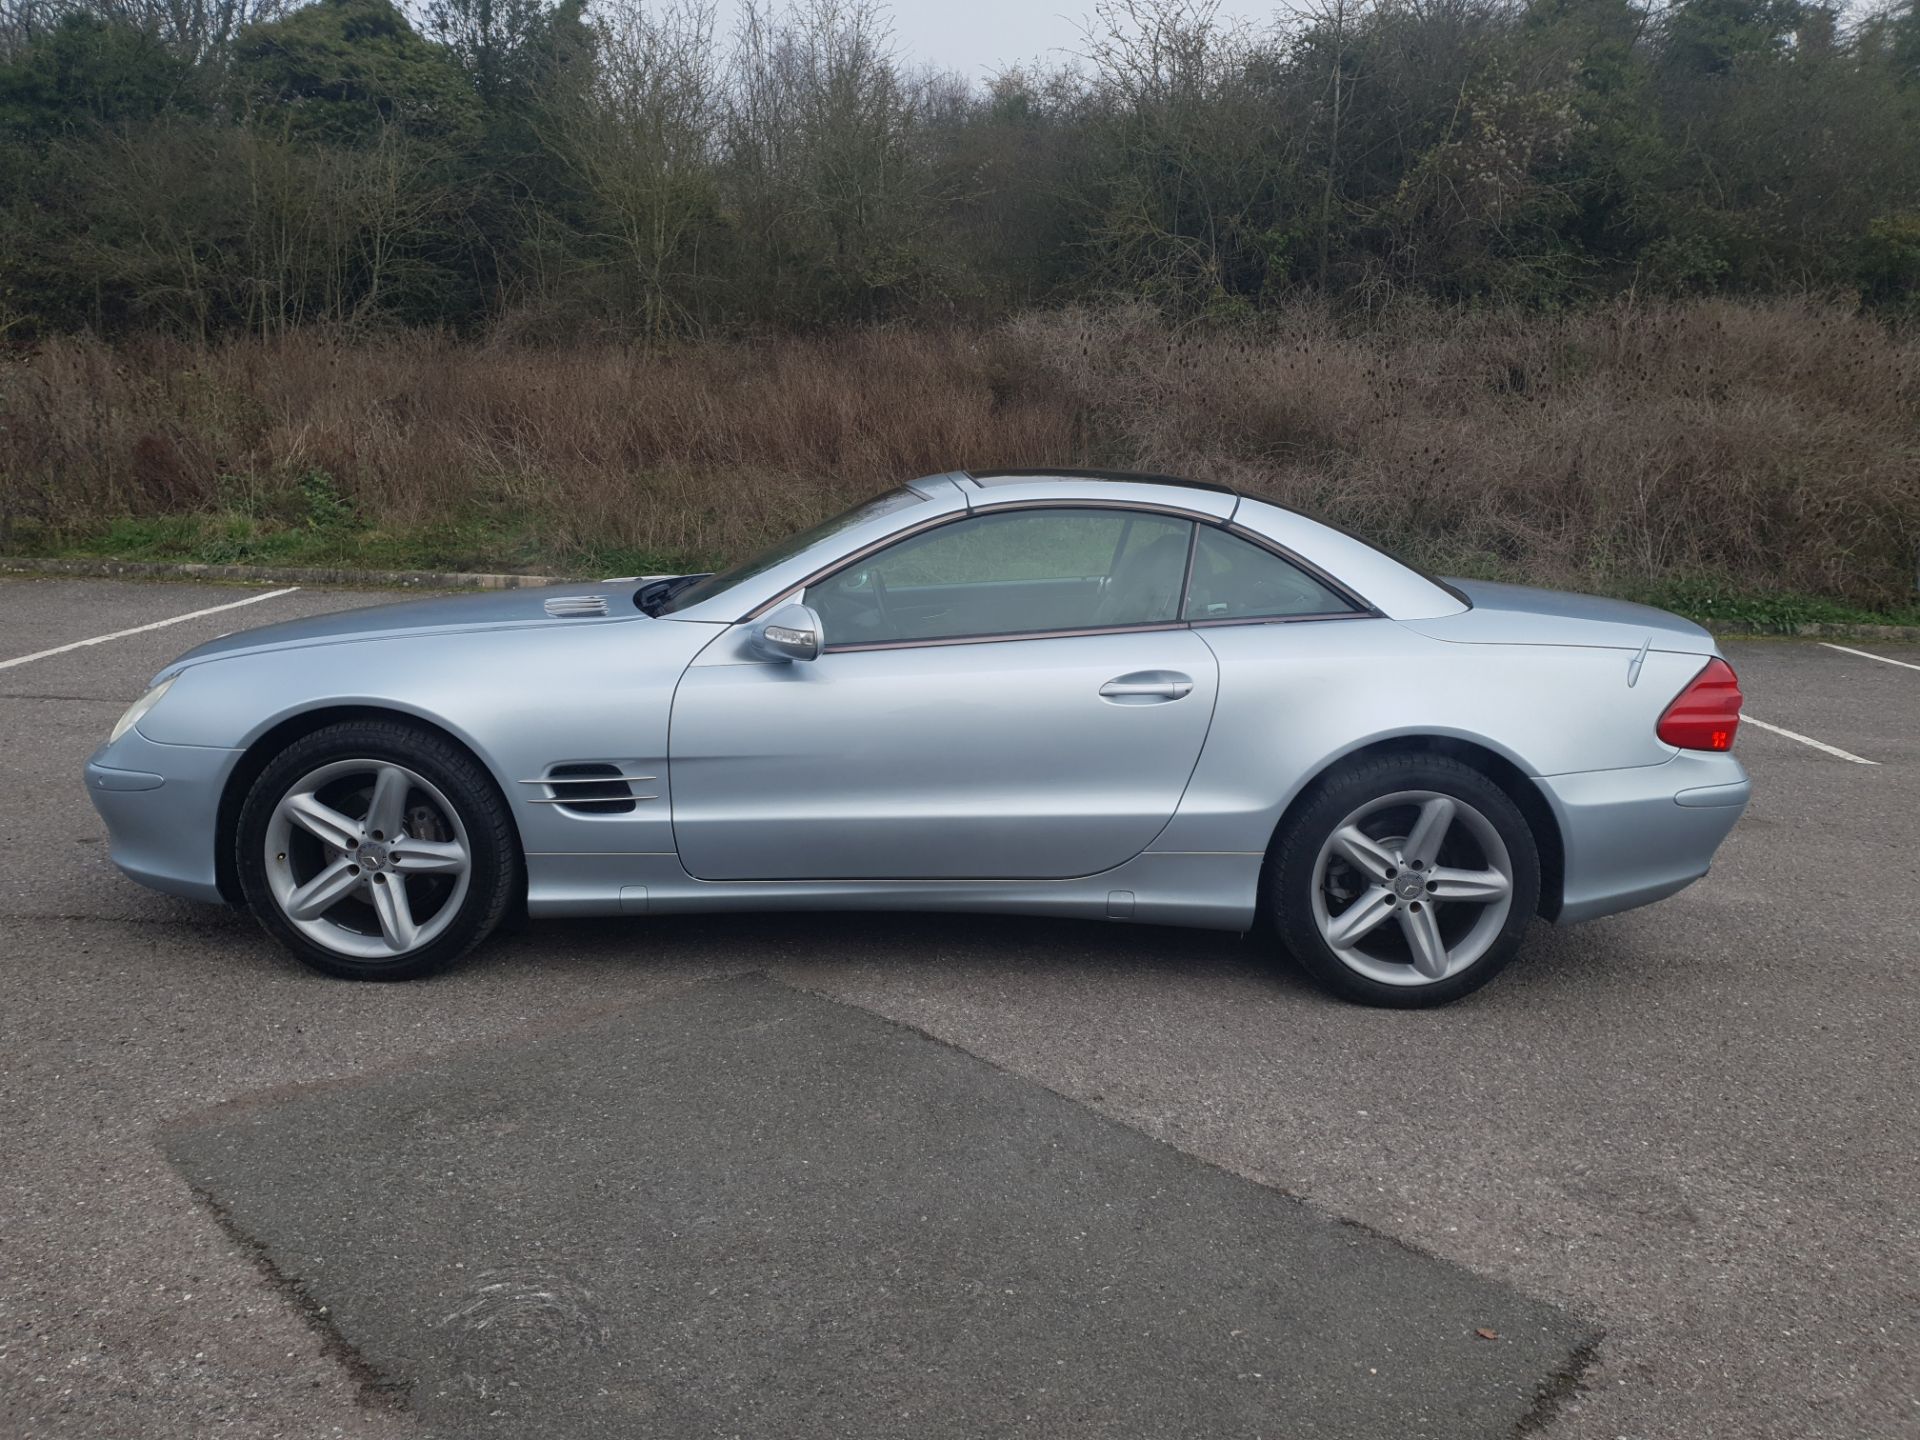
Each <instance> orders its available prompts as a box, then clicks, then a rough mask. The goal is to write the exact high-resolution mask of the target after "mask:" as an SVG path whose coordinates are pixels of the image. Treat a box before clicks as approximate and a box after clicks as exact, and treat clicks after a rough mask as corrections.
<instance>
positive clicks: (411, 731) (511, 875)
mask: <svg viewBox="0 0 1920 1440" xmlns="http://www.w3.org/2000/svg"><path fill="white" fill-rule="evenodd" d="M355 759H367V760H375V761H390V762H392V763H394V764H397V765H402V766H405V767H406V768H408V769H410V770H412V771H414V772H415V773H416V774H417V775H419V776H420V777H421V778H423V779H425V780H427V781H429V782H431V784H433V785H434V786H435V787H437V788H438V789H439V790H440V792H441V793H442V795H444V796H445V797H446V799H447V800H448V801H449V802H450V803H451V805H452V806H453V808H454V809H455V810H456V811H457V812H458V815H459V820H460V823H461V825H462V826H464V828H465V830H466V838H467V849H468V855H469V860H468V878H467V888H466V893H465V895H464V897H463V898H462V899H461V900H460V902H459V905H458V908H457V910H456V912H455V914H454V915H453V917H452V919H451V921H450V922H449V923H448V924H447V925H446V926H445V928H444V929H442V930H441V931H440V933H439V934H437V935H436V936H435V937H434V938H433V939H432V940H431V941H430V942H428V943H427V944H424V945H422V946H421V947H420V948H418V949H416V950H410V951H407V952H405V953H403V954H400V955H398V956H392V957H383V958H378V959H371V958H360V957H356V956H351V955H345V954H340V953H337V952H335V951H332V950H329V949H327V948H325V947H324V946H322V945H320V944H317V943H316V942H315V941H313V940H311V939H309V938H308V937H307V936H306V935H305V934H303V933H302V932H301V931H300V930H299V929H297V928H296V927H295V926H294V924H293V923H292V922H291V921H290V920H289V919H288V918H287V917H286V915H285V914H283V913H282V911H281V909H280V906H279V903H278V902H277V901H276V900H275V898H274V894H273V890H272V888H271V887H270V885H269V883H268V877H267V864H268V860H267V854H266V838H267V832H268V826H269V824H270V822H271V820H272V817H273V813H274V810H275V808H276V807H277V806H278V805H279V803H280V801H281V799H282V798H283V797H284V796H285V795H286V794H287V792H288V790H289V789H290V788H292V787H294V786H295V785H296V784H297V783H298V782H299V781H300V780H301V778H302V777H303V776H306V775H309V774H311V773H312V772H313V771H315V770H317V769H319V768H320V767H322V766H324V765H327V764H330V763H333V762H336V761H345V760H355ZM235 845H236V854H235V863H236V868H237V871H238V874H239V877H240V887H241V890H242V891H243V893H244V894H245V896H246V901H247V905H248V908H250V909H251V910H252V911H253V914H254V918H255V919H257V920H258V921H259V922H260V924H261V925H262V926H263V927H264V928H265V929H266V931H267V933H268V934H269V935H272V936H273V937H274V938H275V939H276V940H278V941H279V942H280V943H281V944H282V945H284V946H286V947H287V949H289V950H290V951H292V952H293V954H294V955H295V956H296V957H297V958H298V959H299V960H300V961H301V962H302V963H303V964H305V965H308V966H310V967H311V968H313V969H315V970H318V971H320V972H321V973H322V974H326V975H333V976H337V977H340V978H342V979H347V980H412V979H416V978H418V977H420V976H423V975H428V974H431V973H433V972H434V971H437V970H442V969H444V968H446V967H447V966H449V965H451V964H453V962H454V961H456V960H458V959H459V958H460V957H461V956H463V955H465V954H466V953H467V952H468V951H470V950H472V949H473V948H474V946H476V945H478V944H479V943H480V942H481V941H482V940H484V939H486V937H487V936H488V935H489V934H490V933H491V932H492V931H493V929H494V928H495V927H496V926H497V925H498V924H499V923H500V921H501V919H502V917H503V916H504V915H506V914H507V912H508V911H509V909H510V907H511V906H512V905H513V904H514V903H515V902H516V901H517V900H518V899H519V897H520V895H521V893H522V890H523V888H524V887H523V884H522V881H521V873H522V870H521V867H522V860H521V855H520V844H519V839H518V836H517V834H516V832H515V830H514V826H513V820H512V817H511V816H510V815H509V814H508V812H507V805H506V801H505V800H504V799H502V798H501V795H500V792H499V790H498V788H497V787H496V786H495V785H494V783H493V779H492V777H491V776H490V775H488V774H487V773H486V771H485V770H483V769H482V768H481V767H480V766H479V765H478V764H477V763H476V762H475V761H474V759H473V758H472V756H470V755H469V754H467V752H466V751H465V750H463V749H461V748H460V747H459V746H458V745H455V744H454V743H453V742H452V741H450V740H448V739H447V738H446V737H445V736H443V735H441V734H439V733H437V732H435V731H432V730H428V729H425V728H423V727H420V726H417V725H411V724H408V723H406V722H404V721H388V720H352V721H345V722H342V723H340V724H336V725H328V726H325V727H324V728H322V729H319V730H316V731H314V732H313V733H312V734H310V735H307V736H304V737H303V738H301V739H299V740H296V741H295V742H294V743H293V744H292V745H290V746H288V747H287V748H286V749H285V750H284V751H282V752H281V753H280V754H279V755H276V756H275V757H274V758H273V759H272V760H271V761H270V762H269V763H268V764H267V767H266V768H265V769H264V770H263V771H261V773H260V775H259V777H258V778H257V779H256V780H255V781H254V782H253V786H252V788H251V789H250V790H249V791H248V792H247V798H246V801H245V803H244V804H243V805H242V807H241V810H240V820H239V824H238V825H237V826H236V829H235Z"/></svg>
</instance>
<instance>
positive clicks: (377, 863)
mask: <svg viewBox="0 0 1920 1440" xmlns="http://www.w3.org/2000/svg"><path fill="white" fill-rule="evenodd" d="M359 858H360V863H361V864H362V865H364V866H366V867H367V869H369V870H378V869H379V868H380V867H381V866H382V865H384V864H386V863H387V847H386V846H384V845H362V846H361V847H360V857H359Z"/></svg>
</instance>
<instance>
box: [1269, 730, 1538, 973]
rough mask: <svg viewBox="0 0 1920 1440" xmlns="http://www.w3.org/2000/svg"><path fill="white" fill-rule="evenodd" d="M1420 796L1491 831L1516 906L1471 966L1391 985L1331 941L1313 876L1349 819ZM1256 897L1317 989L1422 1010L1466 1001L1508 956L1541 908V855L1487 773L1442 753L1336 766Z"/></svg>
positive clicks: (1300, 815) (1277, 848)
mask: <svg viewBox="0 0 1920 1440" xmlns="http://www.w3.org/2000/svg"><path fill="white" fill-rule="evenodd" d="M1416 790H1417V791H1433V792H1436V793H1438V794H1441V795H1446V796H1450V797H1452V798H1453V799H1454V800H1456V801H1462V802H1464V803H1465V804H1467V805H1470V806H1472V807H1473V808H1474V809H1475V810H1477V811H1479V813H1480V815H1481V816H1483V817H1484V818H1485V819H1486V820H1487V821H1489V822H1490V823H1491V824H1492V826H1493V828H1494V830H1495V831H1497V832H1498V835H1499V838H1500V839H1501V840H1502V841H1503V842H1504V843H1505V845H1506V850H1507V857H1508V860H1509V862H1510V864H1511V867H1512V871H1513V875H1512V887H1513V888H1512V900H1511V904H1510V906H1509V909H1508V913H1507V916H1506V919H1505V922H1504V924H1502V925H1501V926H1500V928H1499V931H1498V933H1497V935H1496V936H1495V938H1494V939H1493V941H1492V943H1491V944H1490V945H1489V946H1488V948H1487V949H1486V950H1485V952H1484V953H1482V954H1481V955H1480V956H1479V958H1478V959H1476V960H1474V961H1473V962H1472V963H1471V964H1470V965H1467V966H1466V967H1465V968H1464V969H1462V970H1460V971H1459V972H1458V973H1454V974H1449V975H1447V976H1445V978H1443V979H1436V980H1433V981H1430V982H1426V983H1418V984H1406V985H1395V984H1388V983H1383V982H1381V981H1379V980H1376V979H1373V978H1371V977H1369V976H1367V975H1364V974H1361V973H1359V971H1358V970H1356V969H1355V968H1353V967H1352V966H1350V965H1348V964H1347V963H1346V962H1345V961H1344V960H1342V959H1341V958H1340V954H1339V952H1337V951H1336V950H1335V949H1334V948H1333V946H1332V945H1330V944H1328V942H1327V939H1326V937H1325V936H1324V935H1323V934H1322V933H1321V930H1320V924H1319V922H1318V920H1317V918H1316V916H1315V913H1314V888H1315V885H1316V878H1315V872H1316V869H1317V867H1318V865H1319V860H1320V853H1321V850H1322V848H1323V847H1324V846H1325V845H1326V844H1327V842H1328V840H1329V839H1330V838H1331V837H1332V835H1333V833H1334V831H1335V830H1336V829H1337V828H1338V827H1339V826H1340V825H1341V824H1342V823H1343V822H1344V821H1345V820H1346V818H1347V817H1348V816H1350V815H1352V814H1354V813H1355V812H1356V811H1357V810H1359V809H1361V808H1362V807H1364V806H1366V805H1367V804H1368V803H1369V802H1371V801H1375V800H1378V799H1381V798H1383V797H1387V796H1393V795H1397V794H1399V793H1401V792H1403V791H1416ZM1262 897H1263V905H1264V907H1265V909H1266V911H1267V914H1268V917H1269V918H1270V919H1271V921H1272V922H1273V925H1274V928H1275V930H1276V932H1277V934H1278V937H1279V940H1280V943H1281V945H1282V946H1284V947H1285V949H1286V951H1287V952H1288V953H1289V954H1290V955H1291V956H1292V957H1293V958H1294V959H1295V960H1296V961H1297V962H1298V963H1299V964H1300V965H1301V967H1302V968H1304V969H1305V970H1306V972H1307V973H1308V974H1309V975H1311V976H1312V977H1313V978H1314V980H1315V981H1317V982H1318V983H1319V984H1320V985H1321V986H1322V987H1323V988H1325V989H1327V990H1329V991H1331V992H1333V993H1334V994H1335V995H1338V996H1340V997H1341V998H1343V999H1346V1000H1352V1001H1355V1002H1357V1003H1359V1004H1362V1005H1378V1006H1385V1007H1388V1008H1392V1009H1400V1010H1410V1009H1424V1008H1428V1007H1431V1006H1435V1005H1445V1004H1448V1003H1450V1002H1451V1001H1454V1000H1458V999H1460V998H1461V997H1462V996H1464V995H1470V994H1472V993H1473V992H1474V991H1475V990H1478V989H1479V988H1480V987H1481V986H1482V985H1484V984H1486V983H1487V982H1488V981H1489V980H1491V979H1493V977H1494V976H1495V975H1498V974H1499V973H1500V971H1501V970H1503V969H1504V968H1505V967H1506V965H1507V963H1508V962H1509V961H1510V960H1512V959H1513V957H1514V954H1515V953H1516V952H1517V951H1518V950H1519V948H1520V943H1521V941H1522V939H1523V938H1524V937H1525V935H1526V931H1527V927H1528V925H1529V924H1530V923H1531V922H1532V920H1533V917H1534V914H1535V912H1536V911H1537V910H1538V909H1539V902H1540V854H1539V849H1538V846H1537V844H1536V842H1535V840H1534V837H1533V831H1532V828H1531V827H1530V826H1529V825H1528V824H1527V820H1526V817H1525V816H1524V815H1522V814H1521V813H1520V807H1519V806H1517V805H1515V804H1514V802H1513V799H1512V797H1511V796H1509V795H1508V794H1507V792H1506V791H1505V790H1503V789H1501V787H1500V786H1499V785H1498V784H1496V783H1495V782H1494V781H1493V780H1492V779H1491V778H1489V777H1488V776H1487V775H1486V774H1485V773H1484V772H1482V771H1479V770H1476V769H1474V768H1473V767H1472V766H1471V765H1468V764H1465V763H1464V762H1462V761H1459V760H1454V759H1451V758H1449V757H1446V756H1440V755H1420V754H1405V755H1385V756H1381V757H1378V758H1375V759H1367V760H1358V761H1354V762H1351V763H1349V764H1346V765H1342V766H1340V767H1339V768H1337V769H1335V770H1333V771H1331V772H1329V773H1328V774H1327V775H1325V776H1322V777H1321V778H1320V779H1319V780H1318V781H1316V782H1315V784H1314V786H1313V788H1312V789H1311V790H1310V791H1309V792H1308V794H1307V795H1306V796H1305V797H1304V799H1303V801H1302V803H1301V804H1300V806H1299V807H1298V808H1297V809H1296V810H1295V812H1294V813H1293V815H1292V816H1291V817H1290V818H1289V819H1288V820H1287V822H1286V823H1285V825H1284V826H1283V828H1282V830H1281V832H1280V833H1279V834H1278V835H1276V836H1275V839H1274V844H1273V847H1272V849H1271V850H1270V851H1269V852H1268V855H1267V866H1266V874H1265V883H1264V885H1263V887H1262ZM1415 908H1418V907H1417V906H1416V907H1415ZM1491 924H1492V921H1491V920H1489V921H1488V925H1489V926H1491ZM1409 973H1411V967H1409Z"/></svg>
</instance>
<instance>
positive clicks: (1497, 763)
mask: <svg viewBox="0 0 1920 1440" xmlns="http://www.w3.org/2000/svg"><path fill="white" fill-rule="evenodd" d="M1383 755H1444V756H1446V757H1448V758H1449V759H1453V760H1458V761H1460V762H1461V763H1462V764H1465V765H1471V766H1472V767H1473V768H1474V769H1476V770H1478V771H1480V773H1481V774H1483V775H1485V776H1486V777H1487V778H1488V779H1489V780H1491V781H1493V783H1494V784H1496V785H1498V786H1499V787H1500V788H1501V789H1502V790H1503V791H1505V792H1506V795H1507V798H1508V799H1509V800H1511V801H1513V803H1514V804H1515V805H1516V806H1518V807H1519V810H1520V814H1521V815H1522V816H1523V817H1524V818H1525V819H1526V822H1527V827H1528V828H1529V829H1530V830H1532V831H1533V837H1534V846H1535V848H1536V849H1537V850H1538V851H1539V856H1540V903H1539V906H1538V913H1539V915H1540V917H1541V918H1542V919H1544V920H1553V919H1555V918H1556V917H1557V916H1558V915H1559V914H1560V907H1561V904H1562V902H1563V900H1564V897H1565V893H1566V858H1567V852H1566V840H1565V837H1564V836H1563V835H1562V834H1561V833H1560V821H1559V819H1558V818H1557V817H1556V816H1555V815H1554V813H1553V807H1552V806H1551V805H1549V804H1548V803H1547V797H1546V796H1545V794H1543V793H1542V792H1541V789H1540V787H1539V786H1538V785H1537V784H1535V783H1534V781H1533V779H1532V778H1531V777H1530V776H1529V775H1527V773H1526V772H1525V771H1523V770H1522V769H1521V768H1520V767H1519V766H1518V765H1515V764H1514V763H1513V762H1512V761H1511V760H1509V759H1507V757H1506V756H1504V755H1502V754H1500V753H1499V752H1497V751H1494V750H1490V749H1488V748H1487V747H1486V746H1484V745H1476V744H1474V742H1473V741H1471V740H1462V739H1460V738H1458V737H1456V736H1452V735H1396V736H1394V737H1392V738H1391V739H1388V740H1376V741H1374V742H1373V743H1372V744H1370V745H1362V746H1360V747H1359V748H1358V749H1356V750H1348V751H1345V752H1344V753H1342V754H1339V755H1336V756H1334V757H1333V758H1332V759H1330V760H1328V761H1327V762H1326V764H1324V765H1323V766H1321V767H1320V769H1319V770H1318V771H1316V772H1315V773H1314V774H1313V775H1312V776H1310V777H1309V778H1308V780H1307V782H1306V783H1305V784H1304V785H1302V786H1301V787H1300V789H1299V790H1298V791H1297V792H1296V793H1295V795H1294V797H1293V799H1292V800H1291V801H1289V802H1288V803H1287V808H1286V809H1285V810H1284V811H1283V812H1281V815H1280V818H1279V820H1278V821H1277V822H1275V824H1274V827H1273V833H1272V834H1271V835H1269V836H1268V837H1267V854H1268V855H1269V856H1271V855H1272V854H1273V851H1274V847H1275V846H1277V845H1278V844H1279V843H1280V837H1281V836H1283V835H1285V834H1286V833H1287V829H1288V827H1289V826H1290V825H1292V823H1293V820H1294V817H1295V816H1297V815H1298V814H1299V813H1300V811H1301V810H1303V809H1304V808H1305V807H1306V806H1307V805H1308V804H1309V803H1310V802H1311V801H1312V799H1313V795H1314V792H1315V790H1316V788H1317V787H1318V786H1319V784H1320V782H1321V781H1322V780H1324V779H1325V778H1326V777H1327V776H1328V775H1330V774H1332V773H1333V772H1334V771H1335V770H1338V769H1340V768H1341V767H1343V766H1346V765H1351V764H1354V763H1356V762H1364V761H1367V760H1374V759H1378V758H1380V757H1381V756H1383ZM1269 869H1270V867H1268V866H1264V865H1263V866H1262V867H1261V872H1260V873H1261V885H1260V892H1261V893H1260V899H1259V908H1258V911H1257V913H1258V914H1259V915H1262V916H1265V915H1266V914H1268V913H1269V907H1268V905H1267V900H1268V896H1267V893H1266V887H1267V878H1266V877H1267V875H1268V872H1269Z"/></svg>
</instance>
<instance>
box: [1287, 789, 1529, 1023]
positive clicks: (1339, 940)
mask: <svg viewBox="0 0 1920 1440" xmlns="http://www.w3.org/2000/svg"><path fill="white" fill-rule="evenodd" d="M1513 891H1514V873H1513V860H1512V858H1511V856H1510V855H1509V854H1508V851H1507V846H1506V842H1505V841H1503V840H1502V839H1501V838H1500V832H1499V831H1498V830H1496V829H1495V828H1494V825H1493V822H1492V821H1490V820H1489V819H1487V817H1486V816H1485V815H1483V814H1482V813H1481V812H1480V811H1479V810H1477V809H1475V808H1474V807H1473V806H1472V805H1470V804H1468V803H1467V802H1466V801H1464V800H1462V799H1459V798H1458V797H1456V796H1453V795H1444V794H1441V793H1440V792H1438V791H1435V790H1403V791H1399V792H1396V793H1394V794H1391V795H1383V796H1380V797H1379V798H1377V799H1374V800H1369V801H1368V802H1367V803H1366V804H1364V805H1362V806H1360V807H1359V808H1358V809H1357V810H1354V811H1353V812H1352V813H1351V814H1349V815H1348V816H1347V817H1346V819H1345V820H1343V821H1341V823H1340V824H1339V825H1338V826H1336V827H1335V828H1334V831H1333V833H1332V834H1331V835H1329V836H1328V837H1327V840H1326V842H1325V843H1324V844H1323V845H1322V846H1321V847H1320V854H1319V857H1318V859H1317V860H1316V861H1315V864H1314V873H1313V917H1314V921H1315V923H1316V924H1317V925H1318V926H1319V928H1320V934H1321V937H1322V938H1323V939H1324V940H1325V941H1326V943H1327V946H1328V948H1329V949H1331V950H1332V951H1333V953H1334V956H1335V957H1336V958H1337V959H1338V960H1339V961H1340V962H1341V963H1342V964H1343V965H1345V966H1347V968H1349V969H1350V970H1353V971H1354V972H1355V973H1357V974H1360V975H1364V976H1366V977H1367V978H1368V979H1370V980H1375V981H1378V982H1380V983H1381V984H1384V985H1401V986H1417V985H1432V984H1435V983H1437V982H1439V981H1442V980H1445V979H1448V978H1449V977H1451V976H1454V975H1458V974H1459V973H1460V972H1461V971H1463V970H1465V969H1467V968H1468V967H1469V966H1470V965H1472V964H1473V963H1474V962H1475V961H1477V960H1478V959H1480V957H1481V956H1482V955H1484V954H1486V953H1487V951H1488V949H1489V948H1491V946H1492V945H1493V943H1494V941H1495V940H1496V939H1497V938H1498V937H1499V935H1500V932H1501V929H1502V927H1504V926H1505V924H1506V923H1507V916H1508V914H1509V913H1510V912H1511V910H1512V908H1513Z"/></svg>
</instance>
